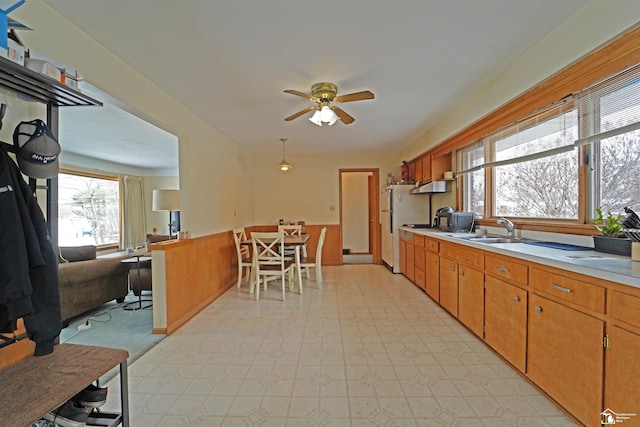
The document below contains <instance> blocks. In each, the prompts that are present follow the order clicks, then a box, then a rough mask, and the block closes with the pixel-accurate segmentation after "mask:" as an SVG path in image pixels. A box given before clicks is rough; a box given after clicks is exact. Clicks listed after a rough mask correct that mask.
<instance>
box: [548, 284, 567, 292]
mask: <svg viewBox="0 0 640 427" xmlns="http://www.w3.org/2000/svg"><path fill="white" fill-rule="evenodd" d="M549 286H551V287H552V288H553V289H557V290H559V291H561V292H566V293H568V294H570V293H571V292H573V291H572V290H571V289H569V288H565V287H564V286H560V285H556V284H555V283H549Z"/></svg>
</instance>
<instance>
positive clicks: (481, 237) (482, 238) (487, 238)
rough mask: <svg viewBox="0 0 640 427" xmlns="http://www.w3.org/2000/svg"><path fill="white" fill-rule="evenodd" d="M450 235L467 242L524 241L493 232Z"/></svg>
mask: <svg viewBox="0 0 640 427" xmlns="http://www.w3.org/2000/svg"><path fill="white" fill-rule="evenodd" d="M450 236H451V237H455V238H456V239H462V240H467V241H469V242H476V243H487V244H492V243H524V242H525V241H526V240H525V239H516V238H515V237H504V236H499V235H494V234H463V235H459V234H450Z"/></svg>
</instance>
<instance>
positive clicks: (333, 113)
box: [284, 82, 373, 126]
mask: <svg viewBox="0 0 640 427" xmlns="http://www.w3.org/2000/svg"><path fill="white" fill-rule="evenodd" d="M285 93H290V94H291V95H297V96H300V97H302V98H305V99H308V100H309V101H313V102H315V103H316V105H312V106H310V107H307V108H305V109H304V110H301V111H298V112H297V113H295V114H292V115H290V116H289V117H287V118H285V119H284V120H285V121H287V122H288V121H291V120H293V119H297V118H298V117H300V116H302V115H303V114H306V113H308V112H311V111H315V113H314V114H313V116H312V117H310V118H309V120H310V121H311V122H313V123H315V124H317V125H318V126H322V123H327V124H328V125H329V126H331V125H332V124H334V123H335V122H336V120H338V119H340V120H342V123H344V124H345V125H348V124H350V123H353V122H354V121H355V120H356V119H354V118H353V117H352V116H350V115H349V114H347V113H346V112H345V111H344V110H343V109H342V108H340V107H338V106H337V105H336V104H342V103H345V102H353V101H362V100H365V99H373V93H372V92H370V91H368V90H365V91H362V92H354V93H350V94H348V95H342V96H337V94H338V86H336V85H334V84H333V83H327V82H323V83H316V84H314V85H313V86H311V95H309V94H306V93H303V92H300V91H297V90H285Z"/></svg>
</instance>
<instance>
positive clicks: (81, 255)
mask: <svg viewBox="0 0 640 427" xmlns="http://www.w3.org/2000/svg"><path fill="white" fill-rule="evenodd" d="M60 256H61V257H62V259H64V260H66V261H68V262H75V261H86V260H90V259H96V247H95V246H94V245H86V246H61V247H60Z"/></svg>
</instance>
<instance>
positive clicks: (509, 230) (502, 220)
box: [498, 218, 515, 237]
mask: <svg viewBox="0 0 640 427" xmlns="http://www.w3.org/2000/svg"><path fill="white" fill-rule="evenodd" d="M498 224H502V225H504V228H506V229H507V237H513V230H514V229H515V226H514V225H513V222H511V221H509V220H508V219H507V218H500V219H499V220H498Z"/></svg>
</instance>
